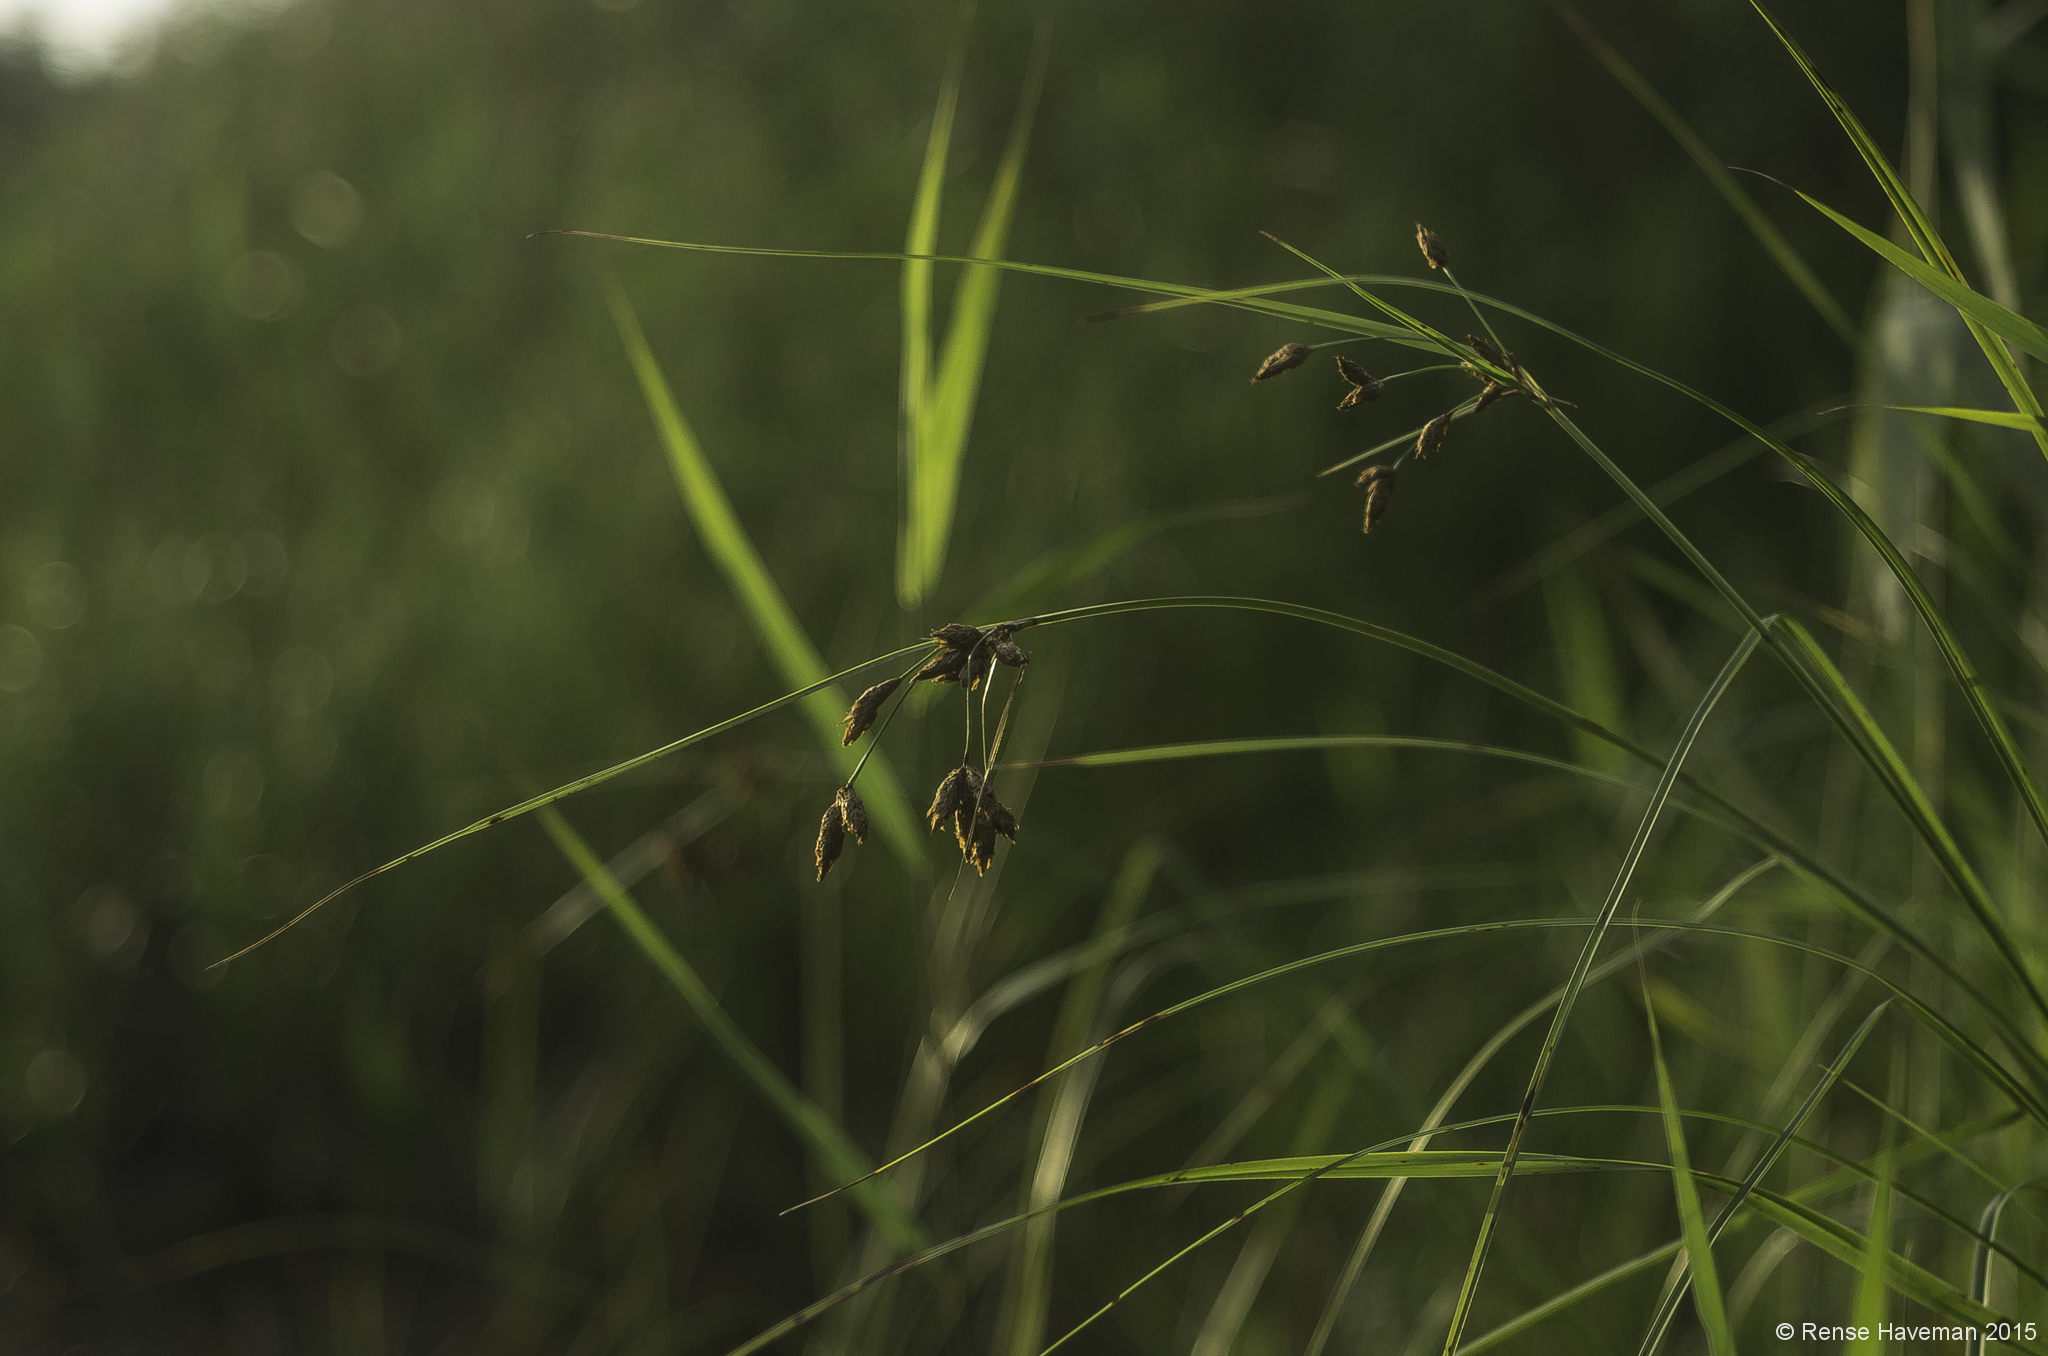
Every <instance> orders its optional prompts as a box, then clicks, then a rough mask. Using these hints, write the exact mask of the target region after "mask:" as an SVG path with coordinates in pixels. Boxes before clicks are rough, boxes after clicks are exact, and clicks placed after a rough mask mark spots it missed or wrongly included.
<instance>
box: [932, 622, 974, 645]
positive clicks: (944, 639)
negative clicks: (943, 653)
mask: <svg viewBox="0 0 2048 1356" xmlns="http://www.w3.org/2000/svg"><path fill="white" fill-rule="evenodd" d="M932 639H933V640H936V641H937V642H939V644H941V645H943V646H945V647H946V648H947V649H949V650H971V649H973V648H974V647H975V646H976V645H978V644H980V643H981V630H980V628H979V627H974V626H969V625H967V624H966V623H964V622H947V623H946V624H945V625H944V626H941V627H940V628H939V629H938V630H936V631H934V632H932Z"/></svg>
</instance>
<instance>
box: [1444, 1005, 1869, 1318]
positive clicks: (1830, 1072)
mask: <svg viewBox="0 0 2048 1356" xmlns="http://www.w3.org/2000/svg"><path fill="white" fill-rule="evenodd" d="M1888 1007H1890V1003H1889V1001H1887V1002H1884V1003H1879V1004H1878V1005H1877V1006H1876V1007H1874V1008H1872V1009H1871V1010H1870V1015H1869V1016H1867V1017H1865V1018H1864V1019H1863V1021H1862V1024H1861V1025H1859V1026H1858V1027H1857V1028H1856V1030H1855V1031H1853V1032H1852V1033H1850V1036H1849V1039H1848V1040H1847V1041H1845V1042H1844V1043H1843V1045H1842V1048H1841V1050H1840V1052H1839V1053H1837V1054H1836V1055H1835V1058H1834V1060H1833V1061H1832V1062H1830V1063H1829V1064H1828V1066H1827V1068H1826V1069H1825V1070H1823V1071H1822V1073H1821V1077H1820V1079H1819V1080H1818V1081H1817V1082H1815V1083H1814V1085H1813V1088H1812V1090H1811V1091H1809V1092H1808V1093H1807V1094H1806V1100H1805V1101H1803V1102H1801V1103H1800V1104H1799V1109H1798V1110H1797V1111H1796V1112H1794V1113H1793V1114H1792V1116H1791V1118H1790V1119H1788V1120H1787V1121H1786V1122H1785V1124H1784V1126H1783V1127H1782V1128H1780V1129H1779V1131H1778V1133H1777V1136H1776V1138H1774V1139H1773V1140H1772V1141H1771V1145H1770V1147H1769V1148H1768V1149H1766V1150H1765V1151H1764V1152H1763V1153H1762V1154H1761V1155H1759V1156H1758V1158H1757V1160H1756V1162H1755V1163H1754V1164H1752V1165H1751V1167H1750V1169H1749V1171H1748V1172H1747V1173H1745V1174H1743V1178H1742V1185H1741V1187H1740V1188H1739V1189H1737V1191H1736V1193H1735V1194H1734V1195H1733V1196H1731V1197H1729V1199H1728V1200H1727V1202H1726V1203H1725V1204H1724V1205H1723V1206H1722V1207H1721V1211H1720V1213H1719V1214H1717V1215H1716V1216H1715V1217H1714V1222H1713V1224H1712V1225H1711V1226H1710V1227H1709V1228H1708V1229H1707V1231H1706V1243H1707V1246H1708V1247H1712V1246H1713V1244H1714V1243H1715V1242H1717V1241H1718V1240H1719V1239H1720V1237H1721V1235H1722V1233H1723V1232H1725V1231H1726V1230H1727V1228H1728V1226H1729V1225H1730V1224H1731V1223H1732V1222H1733V1221H1734V1219H1735V1217H1736V1212H1737V1211H1739V1210H1740V1209H1741V1208H1742V1205H1743V1202H1744V1201H1745V1200H1747V1199H1748V1197H1749V1194H1750V1193H1751V1192H1753V1191H1755V1190H1756V1189H1757V1187H1758V1186H1759V1185H1761V1184H1762V1182H1763V1180H1764V1177H1765V1176H1766V1175H1767V1174H1768V1173H1769V1172H1770V1170H1771V1169H1772V1168H1773V1167H1775V1166H1776V1165H1777V1162H1778V1159H1779V1157H1780V1155H1782V1154H1783V1153H1784V1152H1785V1149H1786V1146H1788V1145H1790V1144H1791V1143H1792V1142H1793V1140H1794V1139H1795V1138H1796V1137H1797V1135H1798V1133H1799V1127H1800V1126H1801V1125H1803V1124H1805V1122H1806V1118H1807V1117H1808V1116H1810V1115H1812V1114H1813V1109H1814V1108H1815V1107H1816V1106H1818V1105H1820V1101H1821V1098H1823V1097H1825V1096H1826V1095H1827V1093H1828V1090H1829V1089H1830V1088H1832V1087H1834V1086H1835V1084H1836V1082H1838V1081H1839V1080H1840V1079H1841V1077H1842V1074H1843V1073H1844V1072H1845V1071H1846V1070H1847V1069H1848V1067H1849V1061H1850V1060H1852V1059H1854V1058H1855V1057H1856V1052H1857V1051H1858V1050H1860V1049H1862V1048H1863V1042H1864V1039H1865V1038H1866V1037H1868V1036H1869V1035H1870V1033H1871V1031H1872V1030H1874V1029H1875V1028H1876V1026H1877V1022H1878V1019H1879V1018H1880V1017H1882V1016H1884V1014H1885V1011H1886V1009H1887V1008H1888ZM1690 1247H1691V1244H1690V1242H1689V1241H1688V1243H1687V1248H1688V1249H1690ZM1692 1283H1693V1282H1692V1277H1691V1276H1690V1274H1689V1273H1686V1272H1682V1273H1681V1274H1680V1275H1679V1277H1678V1280H1677V1283H1676V1284H1674V1285H1673V1286H1671V1288H1670V1289H1669V1290H1668V1291H1667V1292H1666V1294H1665V1295H1664V1298H1663V1300H1662V1302H1661V1303H1660V1304H1659V1305H1658V1307H1657V1313H1656V1315H1655V1316H1654V1317H1653V1318H1652V1319H1651V1320H1650V1328H1649V1331H1648V1332H1646V1333H1645V1334H1644V1335H1643V1342H1642V1345H1641V1346H1640V1347H1639V1348H1638V1349H1637V1356H1653V1353H1654V1352H1655V1351H1656V1350H1657V1346H1658V1344H1659V1343H1660V1342H1661V1341H1663V1339H1664V1334H1665V1333H1666V1332H1667V1331H1669V1330H1670V1327H1671V1320H1672V1319H1673V1318H1674V1317H1675V1316H1676V1315H1677V1313H1678V1306H1679V1302H1680V1301H1681V1300H1682V1299H1684V1297H1685V1292H1686V1289H1687V1287H1688V1286H1690V1285H1691V1284H1692ZM1716 1302H1717V1303H1719V1302H1720V1301H1718V1300H1717V1301H1716ZM1475 1345H1476V1344H1473V1343H1468V1344H1467V1345H1466V1348H1465V1349H1466V1350H1467V1351H1471V1350H1472V1349H1473V1347H1474V1346H1475Z"/></svg>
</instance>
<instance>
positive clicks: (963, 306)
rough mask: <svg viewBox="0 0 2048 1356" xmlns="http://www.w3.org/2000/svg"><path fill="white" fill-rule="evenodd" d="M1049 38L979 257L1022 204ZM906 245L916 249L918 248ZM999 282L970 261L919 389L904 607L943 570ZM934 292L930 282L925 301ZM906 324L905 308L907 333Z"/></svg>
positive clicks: (989, 253) (978, 244) (978, 234)
mask: <svg viewBox="0 0 2048 1356" xmlns="http://www.w3.org/2000/svg"><path fill="white" fill-rule="evenodd" d="M1046 44H1047V39H1046V30H1045V29H1043V28H1041V29H1040V30H1039V37H1038V42H1037V46H1036V47H1035V49H1034V50H1033V53H1032V57H1031V70H1030V73H1029V74H1028V75H1026V76H1025V78H1024V92H1023V93H1022V94H1021V95H1019V96H1018V100H1017V112H1016V115H1015V117H1014V119H1013V120H1012V121H1011V124H1010V136H1009V141H1008V142H1007V144H1005V146H1004V147H1003V157H1002V160H1001V162H1000V163H999V164H998V165H997V166H996V177H995V182H994V183H993V184H992V185H990V187H989V191H988V199H987V201H986V202H985V203H984V204H983V205H982V212H981V222H980V224H979V225H978V226H977V227H976V228H975V232H974V243H973V244H972V245H971V246H969V251H968V252H969V253H970V254H972V255H973V256H974V257H976V258H978V259H997V258H1000V257H1001V255H1002V252H1003V249H1004V247H1005V246H1006V245H1007V244H1008V243H1009V238H1010V221H1011V218H1012V216H1013V215H1014V214H1015V212H1016V207H1017V185H1018V181H1019V180H1020V179H1021V178H1022V176H1023V172H1024V152H1025V149H1026V148H1027V147H1028V146H1029V145H1030V142H1031V124H1032V119H1033V117H1034V116H1035V115H1036V113H1037V111H1038V96H1039V92H1040V90H1041V89H1043V88H1044V84H1045V62H1046ZM927 154H929V152H928V153H927ZM941 160H942V162H943V150H942V152H941ZM934 207H936V200H935V201H934ZM931 247H932V241H931V240H929V239H927V240H926V241H925V242H924V243H923V245H922V248H923V249H926V250H929V249H930V248H931ZM905 248H906V249H912V250H914V249H917V248H919V246H918V245H915V244H913V245H910V246H906V247H905ZM910 267H920V268H923V269H924V270H925V271H926V272H927V274H929V271H930V269H931V265H930V264H929V263H919V264H916V265H910V264H906V265H905V268H906V269H907V268H910ZM1002 281H1003V273H1002V270H1001V269H999V268H994V267H991V266H989V265H988V264H971V265H969V266H968V267H967V268H966V269H965V270H964V271H963V272H962V273H961V275H960V282H959V285H958V287H957V288H956V289H955V290H954V293H953V313H952V318H951V320H950V321H949V322H948V324H947V327H946V342H945V348H944V351H943V352H942V353H941V354H940V357H939V367H938V373H937V376H936V378H935V379H933V380H932V382H931V384H930V385H929V386H928V387H927V388H925V389H924V390H923V391H922V393H921V396H922V398H921V400H920V402H919V407H918V415H917V417H918V427H917V438H916V446H917V463H916V468H915V470H916V474H915V476H914V477H913V478H912V480H911V482H910V487H909V492H908V494H909V503H908V507H909V513H910V521H909V522H907V523H906V524H905V526H904V536H905V539H906V540H907V541H908V542H909V544H910V557H909V572H908V573H907V574H905V573H902V572H900V571H899V573H898V576H897V594H898V597H899V598H900V599H901V600H902V602H903V605H904V606H905V607H915V606H916V605H917V604H918V603H920V602H921V601H923V600H924V599H925V598H926V597H928V596H929V595H930V593H931V591H932V589H933V588H934V587H936V586H937V584H938V582H939V574H940V572H941V571H942V570H943V569H944V568H945V563H946V547H947V545H948V543H949V542H950V541H951V539H952V534H953V520H954V517H955V515H956V513H957V512H958V509H959V499H960V468H961V465H962V463H963V462H964V461H965V459H966V456H967V438H968V434H969V432H970V431H971V430H972V429H973V426H974V405H975V401H976V398H977V397H978V396H979V395H980V393H981V377H982V372H983V370H984V369H985V367H986V366H987V362H988V346H989V336H990V334H991V333H992V332H993V330H994V329H995V318H996V297H997V294H998V293H999V292H1000V290H1001V288H1002ZM929 292H930V284H929V282H928V281H927V283H926V300H927V303H929ZM909 324H910V316H909V313H908V311H907V310H906V312H905V315H904V325H905V327H906V332H907V329H908V326H909ZM906 380H907V377H906Z"/></svg>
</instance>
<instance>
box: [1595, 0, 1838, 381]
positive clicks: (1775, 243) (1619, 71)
mask: <svg viewBox="0 0 2048 1356" xmlns="http://www.w3.org/2000/svg"><path fill="white" fill-rule="evenodd" d="M1554 3H1555V7H1556V9H1557V11H1558V13H1559V14H1560V15H1561V16H1562V17H1563V19H1564V21H1565V23H1566V24H1567V25H1568V26H1569V27H1570V28H1571V29H1572V31H1573V32H1574V33H1576V34H1578V37H1579V41H1581V42H1583V43H1584V44H1585V45H1586V49H1587V50H1588V51H1590V52H1592V54H1593V56H1594V57H1595V58H1596V59H1597V60H1598V61H1599V62H1600V64H1601V65H1603V66H1605V67H1606V68H1607V73H1608V74H1609V75H1612V76H1613V77H1614V78H1615V80H1616V81H1617V82H1619V83H1620V85H1621V87H1622V88H1623V89H1625V90H1627V91H1628V92H1629V93H1630V94H1632V95H1634V96H1635V100H1636V102H1637V103H1639V104H1641V105H1642V106H1643V108H1644V110H1645V111H1647V112H1648V113H1649V115H1650V116H1651V117H1653V118H1655V119H1656V120H1657V121H1658V122H1659V123H1661V124H1663V127H1664V130H1665V131H1666V132H1668V133H1670V135H1671V139H1672V140H1673V141H1676V142H1677V143H1678V145H1679V148H1680V149H1681V150H1683V151H1684V152H1685V153H1686V155H1687V156H1689V157H1691V159H1692V162H1693V164H1694V165H1696V166H1698V167H1699V171H1700V173H1701V174H1704V175H1705V176H1706V178H1707V182H1708V183H1710V184H1712V185H1713V186H1714V189H1715V191H1716V192H1718V193H1719V194H1720V195H1721V197H1722V198H1723V199H1724V200H1725V201H1726V202H1727V204H1728V206H1729V207H1730V208H1732V209H1734V212H1735V215H1736V216H1738V217H1740V218H1742V224H1743V225H1745V226H1747V227H1748V228H1749V232H1750V234H1751V235H1753V236H1755V237H1756V240H1757V243H1758V244H1759V245H1762V246H1763V247H1764V252H1765V253H1766V254H1769V255H1770V256H1771V259H1772V262H1774V263H1776V264H1777V266H1778V268H1779V270H1780V271H1781V272H1783V273H1784V275H1785V276H1786V278H1788V279H1789V280H1790V281H1791V283H1792V285H1793V286H1794V287H1796V288H1798V289H1799V293H1800V295H1801V296H1803V297H1805V298H1806V300H1807V303H1808V304H1809V305H1811V306H1812V307H1813V309H1814V310H1815V311H1816V312H1818V313H1819V315H1820V318H1821V319H1822V320H1824V321H1826V322H1827V326H1828V328H1829V329H1831V330H1833V331H1834V332H1835V333H1836V335H1837V336H1839V337H1840V338H1841V340H1842V342H1843V343H1844V344H1847V345H1848V346H1849V347H1850V348H1852V349H1853V348H1855V347H1857V345H1858V344H1860V343H1861V342H1862V341H1861V338H1860V336H1859V335H1858V334H1857V332H1856V325H1855V322H1853V321H1851V320H1850V319H1849V315H1848V312H1846V311H1844V310H1843V309H1842V307H1841V303H1839V302H1837V301H1836V300H1835V298H1834V296H1833V295H1832V294H1831V293H1829V291H1828V289H1827V287H1826V286H1825V285H1824V284H1823V283H1822V282H1821V280H1820V279H1819V278H1818V277H1816V276H1815V275H1814V272H1813V270H1812V269H1811V268H1809V267H1808V266H1807V263H1806V260H1805V259H1803V258H1801V257H1800V254H1799V251H1798V250H1796V249H1794V248H1792V242H1791V241H1789V240H1787V239H1786V238H1785V233H1784V232H1783V231H1780V230H1779V229H1778V227H1777V225H1776V223H1774V222H1773V221H1772V220H1771V219H1770V218H1769V217H1768V216H1766V215H1764V211H1763V209H1762V208H1761V207H1758V206H1757V204H1756V199H1754V198H1752V197H1750V196H1749V194H1748V193H1746V192H1744V191H1743V188H1742V185H1741V184H1740V183H1738V182H1737V181H1736V178H1735V176H1734V175H1733V174H1731V173H1729V172H1728V167H1727V165H1726V164H1724V163H1723V162H1722V160H1721V157H1719V156H1717V155H1715V154H1714V151H1713V148H1712V147H1711V146H1709V145H1707V143H1706V142H1705V141H1704V140H1702V139H1701V138H1700V135H1699V133H1697V132H1695V131H1693V129H1692V127H1691V125H1690V124H1688V123H1687V122H1686V120H1685V119H1684V118H1682V117H1680V116H1679V115H1678V110H1677V109H1675V108H1673V107H1672V106H1671V105H1670V104H1668V103H1666V102H1665V101H1664V98H1663V96H1662V95H1660V94H1658V93H1657V91H1656V89H1655V88H1653V87H1652V86H1651V84H1650V82H1649V81H1647V80H1645V79H1643V77H1642V76H1641V75H1640V74H1639V73H1638V72H1637V71H1636V69H1635V67H1633V66H1631V65H1629V64H1628V62H1627V61H1626V60H1624V59H1623V57H1622V55H1621V53H1620V52H1617V51H1616V50H1615V49H1614V48H1613V47H1611V46H1609V45H1608V44H1607V42H1606V41H1605V40H1604V39H1602V38H1601V36H1600V35H1599V34H1598V33H1596V32H1594V31H1593V28H1592V26H1591V25H1590V24H1588V23H1587V22H1586V21H1585V19H1583V18H1582V17H1580V15H1579V12H1578V11H1577V10H1575V9H1573V8H1572V7H1571V6H1570V5H1568V4H1565V3H1563V0H1554Z"/></svg>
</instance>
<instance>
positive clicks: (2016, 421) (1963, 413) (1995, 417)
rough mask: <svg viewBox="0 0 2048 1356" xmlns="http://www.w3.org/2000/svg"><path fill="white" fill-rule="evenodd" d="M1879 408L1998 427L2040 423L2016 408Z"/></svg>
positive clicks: (2026, 426) (2027, 427)
mask: <svg viewBox="0 0 2048 1356" xmlns="http://www.w3.org/2000/svg"><path fill="white" fill-rule="evenodd" d="M1866 408H1876V409H1880V410H1896V411H1898V412H1899V413H1900V414H1931V415H1934V416H1936V417H1938V418H1942V419H1960V420H1962V421H1964V422H1965V423H1971V424H1991V425H1994V426H1996V427H1998V428H2016V429H2021V430H2024V431H2031V430H2033V429H2035V428H2037V427H2039V425H2040V422H2041V421H2040V420H2038V419H2035V418H2033V417H2032V416H2031V415H2025V414H2021V413H2019V412H2018V411H2016V410H1972V409H1964V408H1962V407H1960V406H1956V405H1878V406H1874V407H1866Z"/></svg>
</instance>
